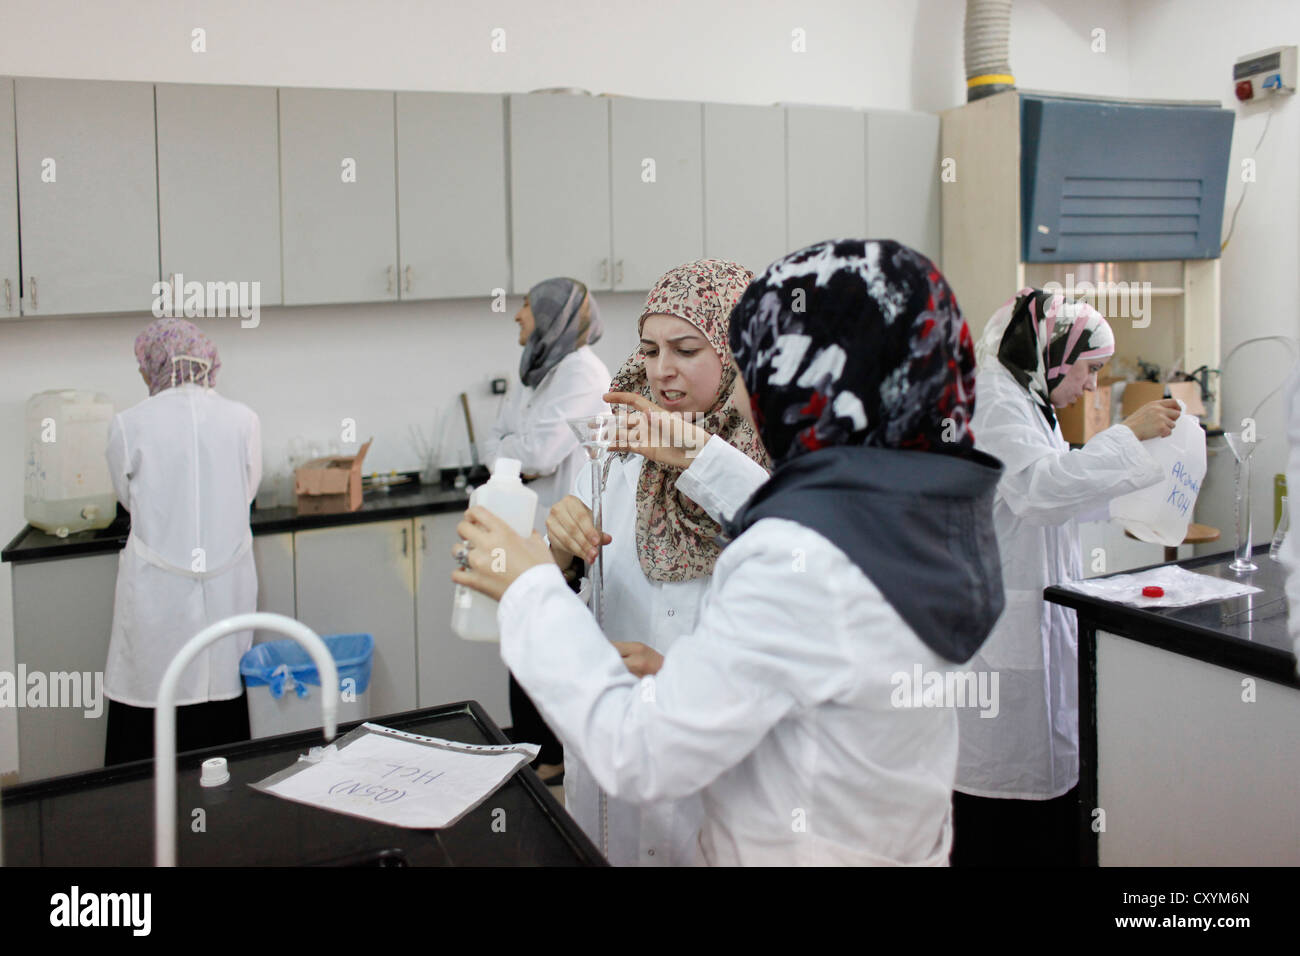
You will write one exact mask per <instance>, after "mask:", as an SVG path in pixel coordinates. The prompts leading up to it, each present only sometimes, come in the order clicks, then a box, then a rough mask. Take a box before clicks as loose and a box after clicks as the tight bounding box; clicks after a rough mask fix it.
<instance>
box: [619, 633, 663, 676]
mask: <svg viewBox="0 0 1300 956" xmlns="http://www.w3.org/2000/svg"><path fill="white" fill-rule="evenodd" d="M614 647H616V648H617V649H618V653H619V654H620V655H621V656H622V658H623V663H624V664H625V665H627V669H628V671H630V672H631V673H632V674H634V675H635V676H637V677H645V676H647V675H649V674H658V673H659V668H661V667H663V666H664V656H663V655H662V654H660V653H659V652H658V651H656V650H655V649H654V648H653V647H650V646H648V645H646V644H642V643H641V642H640V641H614Z"/></svg>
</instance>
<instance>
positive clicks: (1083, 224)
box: [1020, 93, 1233, 262]
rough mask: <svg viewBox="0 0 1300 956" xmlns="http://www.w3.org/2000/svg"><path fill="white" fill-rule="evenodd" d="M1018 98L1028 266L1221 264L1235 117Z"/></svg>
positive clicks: (1178, 108)
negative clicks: (1202, 261)
mask: <svg viewBox="0 0 1300 956" xmlns="http://www.w3.org/2000/svg"><path fill="white" fill-rule="evenodd" d="M1020 100H1021V102H1020V189H1021V197H1020V209H1021V216H1022V224H1021V242H1022V256H1023V258H1024V261H1025V262H1114V261H1123V260H1142V259H1166V260H1167V259H1213V258H1217V257H1218V255H1219V236H1220V232H1221V230H1222V227H1223V201H1224V192H1225V190H1226V188H1227V177H1228V152H1229V149H1230V147H1231V145H1232V121H1233V114H1232V112H1231V111H1230V110H1225V109H1221V108H1219V107H1218V106H1211V105H1201V104H1188V105H1166V104H1146V103H1125V102H1111V101H1101V100H1079V99H1071V98H1065V97H1053V96H1040V95H1035V94H1023V93H1022V94H1021V98H1020Z"/></svg>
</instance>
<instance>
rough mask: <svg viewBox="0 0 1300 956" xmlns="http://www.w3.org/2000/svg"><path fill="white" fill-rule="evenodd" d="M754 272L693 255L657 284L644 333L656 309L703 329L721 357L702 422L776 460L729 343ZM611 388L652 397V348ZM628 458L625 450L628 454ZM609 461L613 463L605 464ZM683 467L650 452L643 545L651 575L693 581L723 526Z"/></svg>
mask: <svg viewBox="0 0 1300 956" xmlns="http://www.w3.org/2000/svg"><path fill="white" fill-rule="evenodd" d="M753 275H754V274H753V273H752V272H750V271H749V270H748V269H746V268H745V267H744V266H741V265H737V264H736V263H734V262H728V261H726V260H724V259H701V260H699V261H697V262H688V263H687V264H685V265H682V266H678V267H677V268H676V269H673V270H671V271H670V272H667V273H665V274H664V275H663V276H661V277H660V279H659V281H658V282H656V283H655V285H654V288H653V289H651V290H650V295H649V296H648V297H647V298H646V303H645V309H644V310H642V312H641V318H640V321H639V322H638V323H637V333H638V334H640V331H641V329H642V328H643V327H644V326H645V320H646V318H647V317H648V316H651V315H672V316H676V317H677V318H679V319H684V320H686V321H687V322H689V323H691V325H693V326H695V327H696V328H697V329H699V330H700V332H702V333H703V334H704V337H705V338H706V339H707V340H708V342H709V345H710V346H712V347H713V351H714V352H716V353H717V356H718V360H719V361H720V362H721V363H722V379H721V381H720V382H719V383H718V394H717V397H716V399H715V400H714V403H713V407H712V408H710V409H709V411H708V412H707V413H706V414H705V415H704V417H703V419H701V420H697V421H696V424H698V425H700V426H701V427H703V428H704V429H705V430H706V431H708V432H710V433H711V434H714V435H718V436H719V437H721V438H722V439H723V440H725V441H727V442H728V443H729V444H731V445H734V446H735V447H737V448H739V449H740V450H741V451H743V452H744V453H745V454H746V455H748V456H749V457H750V458H752V459H754V461H756V462H758V463H759V464H760V465H762V466H763V467H764V468H767V467H769V461H768V457H767V453H766V452H765V451H764V449H763V443H762V442H761V441H760V440H759V437H758V434H757V433H756V432H755V431H754V428H753V426H751V425H750V424H749V421H748V419H746V418H745V416H744V415H743V414H742V413H741V410H740V408H739V406H737V405H736V400H735V391H736V389H735V385H736V367H735V365H734V364H733V363H732V361H731V349H730V347H729V346H728V344H727V336H728V318H729V316H730V315H731V310H732V307H733V306H734V305H735V304H736V301H737V300H738V299H739V298H740V296H741V293H743V292H744V291H745V287H746V286H747V285H749V280H750V279H752V278H753ZM610 390H611V391H616V392H635V393H637V394H640V395H644V396H645V397H646V398H649V399H651V400H652V401H653V396H652V395H651V393H650V383H649V381H648V379H647V377H646V370H645V356H644V355H642V353H641V350H640V348H638V349H637V350H636V351H635V352H633V353H632V355H631V357H630V358H628V360H627V361H626V362H624V363H623V366H622V367H621V368H620V369H619V370H618V373H617V374H616V375H615V376H614V381H613V382H612V384H611V385H610ZM622 457H624V458H625V459H626V457H627V456H626V454H625V455H623V456H622ZM606 467H607V468H608V466H606ZM680 474H681V469H679V468H670V467H668V466H666V465H661V464H659V463H658V462H653V461H649V460H646V461H645V462H643V463H642V465H641V475H640V477H639V478H638V479H637V486H636V547H637V556H638V557H639V559H640V562H641V570H642V571H644V572H645V575H646V577H648V578H649V579H650V580H652V581H690V580H693V579H695V578H704V577H708V576H709V575H711V574H712V573H713V566H714V564H716V563H717V560H718V555H719V553H721V547H720V545H719V544H718V542H717V540H716V539H717V537H718V535H719V533H720V532H721V530H722V529H721V528H720V527H719V526H718V524H717V522H715V521H714V520H713V519H712V518H710V517H709V516H708V514H707V513H706V512H705V510H704V509H703V508H701V507H700V506H699V505H698V504H696V503H695V502H694V501H691V499H689V498H687V497H686V496H685V495H682V494H679V493H678V491H677V477H678V475H680Z"/></svg>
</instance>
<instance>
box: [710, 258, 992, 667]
mask: <svg viewBox="0 0 1300 956" xmlns="http://www.w3.org/2000/svg"><path fill="white" fill-rule="evenodd" d="M731 350H732V352H733V353H734V355H735V357H736V364H737V367H738V368H739V369H740V374H741V377H742V379H743V380H744V382H745V386H746V387H747V388H748V389H749V394H750V403H751V407H752V408H753V411H754V417H755V421H756V423H757V425H758V432H759V435H760V436H761V437H762V439H763V443H764V444H765V445H766V446H767V450H768V452H769V453H770V454H771V456H772V461H773V464H774V470H773V472H772V477H771V479H770V480H769V481H768V482H767V483H766V484H765V485H763V486H762V487H761V488H759V489H758V491H756V492H755V493H754V495H753V497H751V498H750V500H749V501H748V502H746V503H745V505H744V506H743V507H742V508H741V509H740V510H739V511H738V512H737V513H736V515H734V516H733V518H732V520H731V521H729V522H728V523H727V525H726V531H727V534H728V535H729V536H731V537H733V538H734V537H737V536H738V535H740V534H743V533H744V532H745V531H746V529H748V528H750V527H752V526H753V525H754V524H756V523H758V522H759V521H762V520H763V519H765V518H780V519H784V520H787V521H793V522H795V523H797V524H800V525H803V526H804V527H806V528H809V529H811V530H813V531H816V532H817V533H818V534H820V535H821V536H822V537H824V538H826V539H827V540H828V541H830V542H831V543H832V544H834V545H835V546H836V547H837V548H839V550H840V551H841V552H843V554H844V555H845V556H847V557H848V559H849V560H850V561H852V562H853V563H854V564H856V565H857V566H858V568H860V569H861V571H862V573H863V574H865V575H866V576H867V577H868V578H869V579H870V580H871V582H872V583H873V584H874V585H875V586H876V588H878V589H879V591H880V593H881V594H882V595H883V596H884V597H885V599H886V600H887V601H888V602H889V603H890V605H892V606H893V608H894V609H895V610H896V611H897V612H898V614H899V616H900V617H901V618H902V619H903V620H904V621H905V622H906V623H907V625H908V626H909V627H910V628H911V629H912V630H913V632H914V633H915V634H916V635H917V637H919V638H920V639H921V640H922V641H923V642H924V643H925V644H926V645H927V646H928V647H930V648H931V649H932V650H934V651H935V652H936V653H938V654H940V655H942V656H943V657H944V658H945V659H947V660H950V661H956V662H965V661H968V660H970V658H971V656H972V655H974V653H975V651H976V650H977V649H978V648H979V646H980V645H981V644H982V643H983V642H984V639H985V638H986V637H987V636H988V633H989V631H990V630H991V629H992V627H993V624H994V623H995V622H996V621H997V618H998V615H999V614H1001V613H1002V608H1003V603H1004V602H1003V592H1002V575H1001V570H1000V568H1001V564H1000V560H999V557H998V541H997V534H996V532H995V531H994V528H993V496H994V493H995V491H996V489H997V483H998V479H999V478H1000V477H1001V474H1002V466H1001V464H1000V463H999V462H998V461H997V459H995V458H993V457H991V456H989V455H986V454H984V453H983V452H980V451H977V450H976V449H975V439H974V436H973V435H972V434H971V428H970V422H971V418H972V417H973V415H974V412H975V354H974V351H975V350H974V347H973V345H972V343H971V337H970V332H969V331H968V330H967V328H966V323H965V321H963V319H962V316H961V310H960V309H958V308H957V300H956V299H955V298H953V294H952V290H951V289H950V288H948V283H947V282H946V281H944V278H943V276H942V275H941V274H940V272H939V270H938V269H936V268H935V267H934V263H932V262H930V260H929V259H927V258H925V257H924V256H922V255H921V254H920V253H918V252H915V251H913V250H912V249H909V248H907V247H906V246H903V245H900V244H899V243H897V242H891V241H881V242H872V241H863V240H860V239H846V240H838V241H835V242H823V243H819V244H817V245H815V246H809V247H808V248H807V249H800V250H799V251H798V252H793V253H791V254H790V255H788V256H786V257H785V258H783V259H779V260H777V261H776V262H774V263H772V264H771V265H770V266H768V267H767V271H765V272H764V273H763V274H762V275H761V276H759V277H758V278H757V279H755V280H754V281H753V282H752V283H751V284H750V286H749V288H748V289H747V290H746V291H745V294H744V295H743V296H742V297H741V299H740V302H739V303H738V304H737V306H736V308H735V311H733V312H732V314H731ZM936 595H939V596H941V597H936ZM871 636H872V635H870V634H866V635H864V638H866V639H870V637H871Z"/></svg>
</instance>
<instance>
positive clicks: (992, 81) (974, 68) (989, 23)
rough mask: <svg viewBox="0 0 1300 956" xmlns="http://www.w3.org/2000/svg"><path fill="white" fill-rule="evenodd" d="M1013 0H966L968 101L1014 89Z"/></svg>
mask: <svg viewBox="0 0 1300 956" xmlns="http://www.w3.org/2000/svg"><path fill="white" fill-rule="evenodd" d="M1010 50H1011V0H966V102H967V103H970V102H973V101H974V100H981V99H983V98H984V97H986V96H992V95H993V94H994V93H1001V92H1002V91H1003V90H1014V89H1015V88H1016V78H1015V77H1014V76H1012V75H1011V53H1010Z"/></svg>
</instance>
